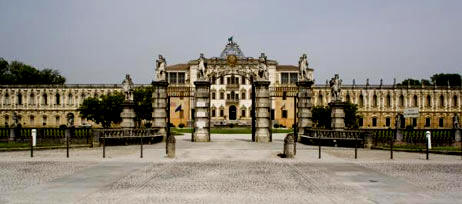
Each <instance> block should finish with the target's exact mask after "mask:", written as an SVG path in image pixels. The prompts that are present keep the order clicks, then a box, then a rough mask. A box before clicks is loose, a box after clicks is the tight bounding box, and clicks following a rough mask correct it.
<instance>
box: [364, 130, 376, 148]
mask: <svg viewBox="0 0 462 204" xmlns="http://www.w3.org/2000/svg"><path fill="white" fill-rule="evenodd" d="M373 137H374V133H373V132H372V131H369V132H367V133H365V135H364V147H365V148H367V149H371V148H372V146H373V145H374V144H373V143H374V138H373Z"/></svg>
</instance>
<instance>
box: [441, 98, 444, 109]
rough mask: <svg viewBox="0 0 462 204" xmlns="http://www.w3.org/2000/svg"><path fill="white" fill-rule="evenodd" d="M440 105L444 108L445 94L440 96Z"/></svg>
mask: <svg viewBox="0 0 462 204" xmlns="http://www.w3.org/2000/svg"><path fill="white" fill-rule="evenodd" d="M440 107H441V108H444V96H443V95H441V96H440Z"/></svg>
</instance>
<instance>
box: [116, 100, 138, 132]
mask: <svg viewBox="0 0 462 204" xmlns="http://www.w3.org/2000/svg"><path fill="white" fill-rule="evenodd" d="M134 106H135V104H134V103H133V101H125V102H124V103H123V104H122V107H123V109H122V112H121V113H120V117H121V118H122V123H121V124H120V127H122V128H126V129H128V128H135V116H136V115H135V109H134Z"/></svg>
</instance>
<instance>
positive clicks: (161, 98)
mask: <svg viewBox="0 0 462 204" xmlns="http://www.w3.org/2000/svg"><path fill="white" fill-rule="evenodd" d="M167 87H168V82H166V81H153V82H152V88H153V91H152V128H155V129H159V134H161V135H162V136H163V137H164V139H163V140H164V141H165V140H166V139H167V138H166V137H167V108H168V107H167V106H168V105H169V104H167Z"/></svg>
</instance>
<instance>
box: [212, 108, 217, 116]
mask: <svg viewBox="0 0 462 204" xmlns="http://www.w3.org/2000/svg"><path fill="white" fill-rule="evenodd" d="M216 114H217V110H215V109H212V117H215V116H216Z"/></svg>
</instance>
